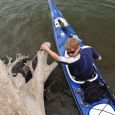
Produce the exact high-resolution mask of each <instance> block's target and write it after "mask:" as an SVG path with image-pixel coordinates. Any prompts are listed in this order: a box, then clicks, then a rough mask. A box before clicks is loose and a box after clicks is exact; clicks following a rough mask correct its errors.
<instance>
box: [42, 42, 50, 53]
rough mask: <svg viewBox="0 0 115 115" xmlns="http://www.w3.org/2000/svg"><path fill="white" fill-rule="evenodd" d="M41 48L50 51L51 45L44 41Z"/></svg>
mask: <svg viewBox="0 0 115 115" xmlns="http://www.w3.org/2000/svg"><path fill="white" fill-rule="evenodd" d="M40 49H42V50H44V51H46V52H47V51H48V50H49V45H48V43H47V42H45V43H43V44H42V45H41V48H40Z"/></svg>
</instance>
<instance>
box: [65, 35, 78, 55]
mask: <svg viewBox="0 0 115 115" xmlns="http://www.w3.org/2000/svg"><path fill="white" fill-rule="evenodd" d="M66 49H67V52H68V54H69V55H70V56H72V57H74V56H73V54H74V55H75V54H76V55H77V53H78V52H79V50H80V45H79V43H78V41H77V39H75V38H73V37H71V38H70V39H68V40H67V42H66Z"/></svg>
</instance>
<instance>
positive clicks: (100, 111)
mask: <svg viewBox="0 0 115 115" xmlns="http://www.w3.org/2000/svg"><path fill="white" fill-rule="evenodd" d="M48 2H49V7H50V10H51V17H52V24H53V31H54V38H55V42H56V46H57V50H58V53H59V55H61V56H65V55H67V53H66V49H65V44H66V40H67V39H69V38H70V36H73V37H74V38H76V39H77V40H78V41H79V43H80V46H81V47H82V46H84V44H83V41H82V40H81V39H80V38H79V37H78V36H77V35H76V33H75V32H74V30H73V29H72V27H71V26H70V25H69V23H68V22H67V20H66V19H65V18H64V17H63V15H62V14H61V12H60V11H59V10H58V8H57V7H56V6H55V4H54V1H53V0H48ZM61 65H62V68H63V71H64V74H65V77H66V80H67V82H68V84H69V87H70V89H71V92H72V94H73V97H74V100H75V102H76V104H77V107H78V109H79V111H80V113H81V115H115V101H114V99H113V98H114V95H113V94H111V96H110V97H109V98H108V97H104V98H102V99H100V100H98V101H95V102H93V103H88V104H87V105H83V103H82V102H83V99H82V96H81V94H80V93H79V90H80V89H81V83H80V82H78V81H76V80H74V79H73V76H71V74H70V72H69V69H68V66H67V65H66V64H61ZM94 68H95V70H96V73H97V76H98V77H97V78H96V79H97V80H99V82H101V83H102V84H104V85H105V81H104V80H103V78H102V76H101V74H100V72H99V70H98V68H97V66H96V65H95V63H94ZM106 87H107V93H108V94H110V91H109V88H108V86H106Z"/></svg>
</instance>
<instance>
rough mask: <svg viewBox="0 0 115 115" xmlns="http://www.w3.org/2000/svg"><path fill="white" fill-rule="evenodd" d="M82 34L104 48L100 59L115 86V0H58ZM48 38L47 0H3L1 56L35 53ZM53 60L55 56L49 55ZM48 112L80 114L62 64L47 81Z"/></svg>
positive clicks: (50, 114) (0, 11)
mask: <svg viewBox="0 0 115 115" xmlns="http://www.w3.org/2000/svg"><path fill="white" fill-rule="evenodd" d="M55 3H56V5H57V6H58V8H59V9H60V10H61V12H62V13H63V15H64V16H65V18H66V19H67V20H68V22H69V23H70V24H71V26H72V27H73V28H74V29H75V31H76V32H77V34H78V35H79V37H80V38H82V39H83V40H84V42H85V43H86V44H88V45H92V46H93V47H95V48H96V49H97V51H99V52H100V54H101V55H102V58H103V60H102V61H100V62H98V65H99V67H100V68H101V71H102V74H103V77H104V79H105V80H106V81H107V83H108V84H109V85H110V86H111V87H112V89H113V90H115V84H114V82H115V76H114V75H115V72H114V69H115V52H114V49H115V48H114V46H115V34H114V33H115V1H114V0H66V1H65V0H55ZM44 41H50V42H51V43H52V49H54V50H55V51H56V48H55V43H54V40H53V33H52V24H51V16H50V10H49V6H48V2H47V0H0V57H1V58H3V59H4V58H5V57H6V55H9V56H11V57H15V54H16V53H17V52H20V53H23V54H26V55H30V56H31V57H32V56H33V55H34V54H35V53H36V51H37V50H38V49H39V47H40V44H41V43H43V42H44ZM49 60H51V59H50V58H49ZM45 106H46V113H47V115H64V114H66V115H70V114H71V115H79V112H78V109H76V105H75V103H74V101H73V99H72V95H71V93H70V91H69V88H68V85H67V82H66V80H65V78H64V75H63V71H62V69H61V66H60V65H59V67H58V68H56V69H55V71H53V73H52V74H51V76H50V77H49V79H48V81H47V82H46V85H45Z"/></svg>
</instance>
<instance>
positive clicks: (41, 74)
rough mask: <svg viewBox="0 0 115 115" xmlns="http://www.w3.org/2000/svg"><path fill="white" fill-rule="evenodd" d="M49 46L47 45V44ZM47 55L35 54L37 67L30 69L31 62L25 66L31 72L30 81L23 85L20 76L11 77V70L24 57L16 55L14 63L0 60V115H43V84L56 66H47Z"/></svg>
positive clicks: (42, 53)
mask: <svg viewBox="0 0 115 115" xmlns="http://www.w3.org/2000/svg"><path fill="white" fill-rule="evenodd" d="M48 45H49V43H48ZM47 57H48V55H47V53H46V52H44V51H38V52H37V60H38V61H37V66H36V68H35V70H34V69H33V68H32V62H31V61H29V63H28V64H27V66H28V67H29V68H30V70H31V72H32V76H33V77H32V79H31V80H30V81H29V82H27V83H25V79H24V77H22V74H20V73H19V74H17V75H16V77H13V74H12V71H11V70H12V68H13V66H14V65H15V64H16V63H18V62H19V61H20V60H21V59H23V58H25V56H22V55H20V56H19V55H18V56H17V58H16V60H15V61H14V62H11V58H9V63H8V64H7V65H5V64H4V62H3V61H1V60H0V115H45V108H44V98H43V93H44V83H45V81H46V80H47V78H48V76H49V74H50V73H51V72H52V70H53V69H54V68H55V67H56V66H57V63H56V62H53V63H52V64H51V65H48V64H47Z"/></svg>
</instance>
